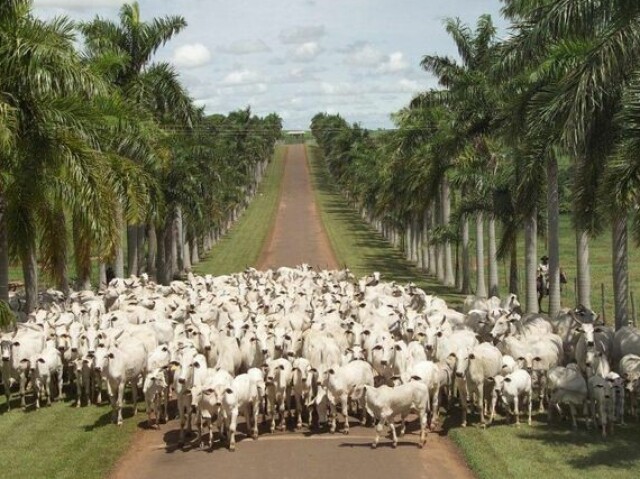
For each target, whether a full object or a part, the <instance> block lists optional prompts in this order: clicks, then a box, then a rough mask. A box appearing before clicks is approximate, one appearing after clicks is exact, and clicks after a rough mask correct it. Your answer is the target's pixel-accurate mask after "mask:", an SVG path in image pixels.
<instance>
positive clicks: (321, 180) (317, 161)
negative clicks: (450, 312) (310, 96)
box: [307, 145, 464, 306]
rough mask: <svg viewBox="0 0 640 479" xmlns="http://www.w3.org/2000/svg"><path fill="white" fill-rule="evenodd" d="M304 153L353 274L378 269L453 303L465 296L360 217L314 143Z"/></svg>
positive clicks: (341, 256)
mask: <svg viewBox="0 0 640 479" xmlns="http://www.w3.org/2000/svg"><path fill="white" fill-rule="evenodd" d="M307 153H308V158H309V165H310V168H311V176H312V183H313V186H314V190H315V195H316V201H317V202H318V206H319V209H320V216H321V218H322V222H323V224H324V227H325V229H326V231H327V236H328V237H329V241H330V242H331V246H332V248H333V251H334V252H335V254H336V258H337V260H338V263H339V264H340V265H346V266H347V267H349V269H351V271H352V272H353V273H354V274H355V275H356V276H363V275H366V274H371V273H372V272H373V271H379V272H380V273H381V274H382V276H383V278H385V279H387V280H394V281H398V282H403V283H406V282H409V281H413V282H414V283H416V284H417V285H418V286H420V287H421V288H423V289H424V290H425V291H427V292H429V293H433V294H437V295H438V296H441V297H442V298H444V299H445V300H446V301H447V302H448V303H450V304H452V305H454V306H455V305H460V304H461V302H462V300H463V299H464V298H463V297H462V296H461V295H460V294H458V293H457V292H456V291H455V290H454V289H453V288H447V287H445V286H443V285H441V284H440V283H438V282H437V280H436V279H435V278H432V277H429V276H427V275H425V274H424V273H423V272H422V271H420V270H419V269H418V268H416V267H414V266H413V265H412V264H411V263H409V262H408V261H406V260H405V259H404V258H403V256H402V253H401V252H400V251H399V250H398V249H396V248H394V247H392V246H390V245H389V243H388V242H387V241H385V239H384V238H383V237H382V236H381V235H380V234H378V233H377V232H376V231H374V230H373V229H372V228H371V227H370V226H369V225H367V224H366V223H365V222H364V221H362V219H361V218H360V216H358V214H357V213H356V212H355V211H354V210H353V209H352V208H351V207H350V206H349V205H348V204H347V202H346V201H345V199H344V198H343V196H342V195H341V194H340V192H339V190H338V189H337V188H336V186H335V183H334V182H333V181H332V180H331V177H330V176H329V172H328V170H327V169H326V167H325V163H324V161H323V160H322V158H321V154H320V151H319V150H318V148H317V147H315V146H309V145H308V146H307Z"/></svg>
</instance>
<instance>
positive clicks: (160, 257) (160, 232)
mask: <svg viewBox="0 0 640 479" xmlns="http://www.w3.org/2000/svg"><path fill="white" fill-rule="evenodd" d="M155 231H156V234H155V235H154V236H155V238H156V239H157V241H156V278H157V279H156V281H157V282H158V283H159V284H164V285H166V284H168V281H167V267H166V264H167V261H166V254H165V241H164V233H165V228H164V226H159V227H158V228H157V229H156V230H155Z"/></svg>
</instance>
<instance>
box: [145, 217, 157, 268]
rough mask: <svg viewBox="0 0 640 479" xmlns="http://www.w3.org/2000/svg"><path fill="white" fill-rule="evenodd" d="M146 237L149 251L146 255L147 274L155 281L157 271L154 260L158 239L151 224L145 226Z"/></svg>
mask: <svg viewBox="0 0 640 479" xmlns="http://www.w3.org/2000/svg"><path fill="white" fill-rule="evenodd" d="M147 235H148V237H149V251H148V253H147V274H148V275H149V277H151V278H152V279H157V274H158V270H157V269H156V260H157V254H158V237H157V235H156V228H155V226H154V225H153V223H149V224H148V225H147Z"/></svg>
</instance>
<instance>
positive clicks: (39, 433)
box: [0, 393, 146, 479]
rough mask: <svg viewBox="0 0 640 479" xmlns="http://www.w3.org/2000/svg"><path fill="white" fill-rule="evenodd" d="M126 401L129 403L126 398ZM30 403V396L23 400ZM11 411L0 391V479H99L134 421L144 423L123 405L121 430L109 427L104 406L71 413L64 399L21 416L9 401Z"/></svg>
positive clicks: (117, 454) (129, 436)
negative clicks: (0, 438) (7, 410)
mask: <svg viewBox="0 0 640 479" xmlns="http://www.w3.org/2000/svg"><path fill="white" fill-rule="evenodd" d="M15 397H17V394H16V395H15ZM103 398H104V399H106V398H105V397H104V396H103ZM127 401H128V403H127V404H129V402H130V400H127ZM30 402H32V401H31V395H29V396H28V403H30ZM107 402H108V401H107ZM140 405H141V406H142V407H144V406H143V404H142V403H140ZM11 407H12V410H11V412H6V402H5V398H4V393H2V397H1V398H0V437H2V444H3V447H0V464H2V478H3V479H10V478H12V479H13V478H16V479H18V478H20V479H31V478H40V477H41V478H45V477H46V478H48V479H49V478H50V479H54V478H56V479H67V478H68V479H73V478H79V477H81V478H83V479H91V478H96V479H99V478H103V477H105V476H106V475H107V474H109V472H110V471H111V470H112V468H113V465H114V464H115V462H116V461H117V460H118V458H119V457H120V456H121V455H122V453H124V451H125V450H126V449H127V448H128V447H129V445H130V444H131V440H132V438H133V433H134V432H135V431H136V429H137V426H138V424H139V422H141V421H143V420H144V421H146V417H145V416H144V415H143V414H139V415H138V416H137V417H135V418H134V417H131V414H132V412H133V409H132V408H130V407H129V406H128V405H127V407H126V408H125V410H124V412H123V414H124V416H125V421H124V425H123V426H122V427H117V426H115V425H113V424H111V407H110V406H106V405H105V406H100V407H96V406H88V407H82V408H79V409H77V408H75V407H74V406H73V403H72V402H69V401H66V402H60V403H56V404H54V405H53V406H51V407H46V406H44V407H42V408H41V409H40V410H39V411H36V410H35V409H34V407H31V406H30V407H28V408H27V412H23V411H22V409H21V408H20V406H19V401H18V400H17V399H15V400H12V402H11Z"/></svg>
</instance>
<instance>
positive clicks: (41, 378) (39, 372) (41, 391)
mask: <svg viewBox="0 0 640 479" xmlns="http://www.w3.org/2000/svg"><path fill="white" fill-rule="evenodd" d="M32 363H33V364H32V365H31V368H32V371H33V373H34V379H35V381H34V382H35V384H34V386H35V390H36V408H40V399H41V398H42V397H43V396H45V395H46V397H47V405H48V406H50V405H51V383H52V380H53V376H55V378H56V381H57V386H58V387H57V389H58V390H57V393H58V395H57V399H60V398H61V397H62V371H63V368H64V364H63V362H62V353H61V352H60V351H59V350H58V349H56V348H55V347H53V346H50V347H47V348H45V350H44V351H42V353H40V354H39V355H38V356H37V357H36V358H35V359H34V360H33V361H32Z"/></svg>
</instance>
